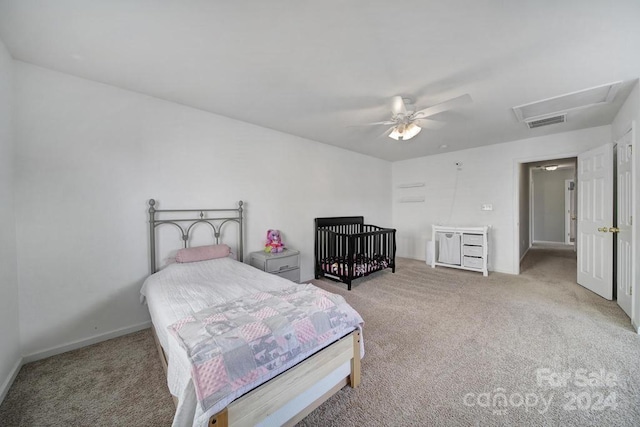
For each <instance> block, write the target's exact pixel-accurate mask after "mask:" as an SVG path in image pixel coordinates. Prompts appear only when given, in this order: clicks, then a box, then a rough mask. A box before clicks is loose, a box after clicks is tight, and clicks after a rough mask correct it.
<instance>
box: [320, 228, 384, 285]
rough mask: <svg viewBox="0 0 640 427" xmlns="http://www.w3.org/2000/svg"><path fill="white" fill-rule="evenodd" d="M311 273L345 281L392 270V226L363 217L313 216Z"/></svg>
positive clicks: (347, 282) (348, 281) (349, 283)
mask: <svg viewBox="0 0 640 427" xmlns="http://www.w3.org/2000/svg"><path fill="white" fill-rule="evenodd" d="M315 230H316V233H315V277H316V279H319V278H320V277H326V278H328V279H331V280H336V281H340V282H343V283H346V284H347V288H348V290H351V282H352V281H353V280H354V279H358V278H360V277H364V276H368V275H369V274H371V273H373V272H376V271H380V270H384V269H386V268H390V269H391V271H392V272H393V273H395V271H396V262H395V257H396V230H395V229H392V228H383V227H378V226H376V225H370V224H365V223H364V217H361V216H348V217H332V218H316V219H315Z"/></svg>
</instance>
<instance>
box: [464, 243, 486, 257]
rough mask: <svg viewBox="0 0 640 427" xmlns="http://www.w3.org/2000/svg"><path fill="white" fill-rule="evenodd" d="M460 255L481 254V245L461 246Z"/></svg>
mask: <svg viewBox="0 0 640 427" xmlns="http://www.w3.org/2000/svg"><path fill="white" fill-rule="evenodd" d="M462 255H468V256H479V257H481V256H482V246H469V245H464V246H462Z"/></svg>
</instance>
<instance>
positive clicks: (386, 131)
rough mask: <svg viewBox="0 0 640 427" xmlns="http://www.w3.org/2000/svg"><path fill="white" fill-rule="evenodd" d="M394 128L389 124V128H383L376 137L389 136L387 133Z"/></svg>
mask: <svg viewBox="0 0 640 427" xmlns="http://www.w3.org/2000/svg"><path fill="white" fill-rule="evenodd" d="M394 129H395V126H391V127H390V128H389V129H387V130H385V131H384V132H382V133H381V134H380V135H378V138H382V137H383V136H389V133H390V132H391V131H392V130H394Z"/></svg>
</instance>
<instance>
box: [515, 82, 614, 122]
mask: <svg viewBox="0 0 640 427" xmlns="http://www.w3.org/2000/svg"><path fill="white" fill-rule="evenodd" d="M620 85H622V82H614V83H608V84H606V85H602V86H596V87H592V88H589V89H584V90H580V91H577V92H572V93H567V94H565V95H560V96H556V97H553V98H548V99H543V100H542V101H536V102H531V103H529V104H523V105H518V106H517V107H513V112H514V113H515V115H516V117H517V118H518V121H520V122H524V123H526V124H527V125H528V126H529V128H536V127H540V126H546V125H551V124H554V123H562V122H565V121H566V115H567V113H568V112H571V113H572V114H573V112H575V111H578V110H582V109H585V108H590V107H596V106H599V105H606V104H609V103H611V102H612V101H613V100H614V98H615V96H616V93H617V92H618V89H619V88H620Z"/></svg>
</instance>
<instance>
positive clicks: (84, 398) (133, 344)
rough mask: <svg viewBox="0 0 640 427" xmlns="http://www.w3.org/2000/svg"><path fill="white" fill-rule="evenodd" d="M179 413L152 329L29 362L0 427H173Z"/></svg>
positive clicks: (1, 408)
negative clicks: (174, 417) (173, 420)
mask: <svg viewBox="0 0 640 427" xmlns="http://www.w3.org/2000/svg"><path fill="white" fill-rule="evenodd" d="M174 411H175V406H174V405H173V400H172V399H171V396H170V395H169V390H168V389H167V386H166V377H165V376H164V372H163V370H162V366H161V365H160V361H159V359H158V352H157V351H156V347H155V344H154V341H153V336H152V335H151V330H150V329H147V330H144V331H141V332H137V333H135V334H130V335H127V336H124V337H120V338H116V339H112V340H109V341H105V342H102V343H99V344H95V345H92V346H90V347H85V348H82V349H79V350H75V351H70V352H68V353H64V354H60V355H58V356H54V357H50V358H48V359H44V360H40V361H37V362H33V363H29V364H27V365H25V366H23V367H22V369H21V370H20V373H19V374H18V377H17V378H16V381H15V382H14V383H13V386H12V387H11V389H10V390H9V393H8V395H7V397H6V398H5V400H4V401H3V402H2V405H0V426H6V427H9V426H11V427H13V426H24V427H27V426H30V427H31V426H37V427H44V426H60V427H62V426H152V425H153V426H167V425H171V421H172V419H173V413H174Z"/></svg>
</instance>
